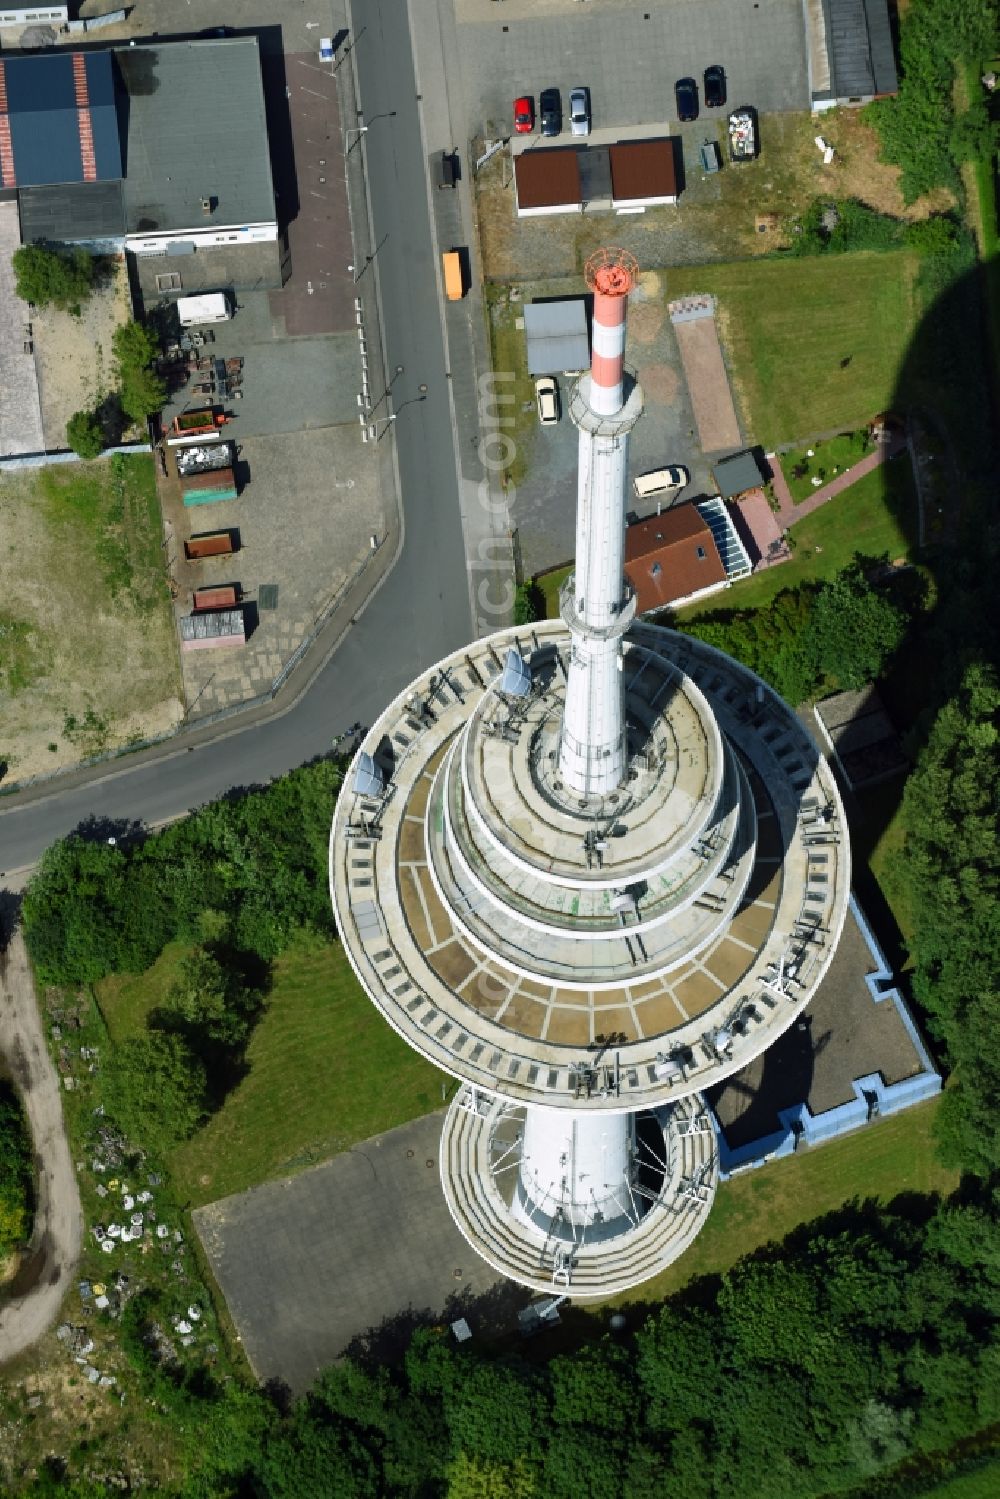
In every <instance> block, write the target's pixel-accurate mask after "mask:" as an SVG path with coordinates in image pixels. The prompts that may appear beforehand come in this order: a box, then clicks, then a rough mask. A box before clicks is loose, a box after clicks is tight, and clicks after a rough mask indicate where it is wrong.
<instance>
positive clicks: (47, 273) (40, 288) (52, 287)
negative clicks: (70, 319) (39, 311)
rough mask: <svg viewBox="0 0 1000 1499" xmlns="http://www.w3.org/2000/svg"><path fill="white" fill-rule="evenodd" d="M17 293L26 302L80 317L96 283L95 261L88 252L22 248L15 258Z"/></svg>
mask: <svg viewBox="0 0 1000 1499" xmlns="http://www.w3.org/2000/svg"><path fill="white" fill-rule="evenodd" d="M13 265H14V277H15V290H16V291H17V295H18V296H19V297H20V298H21V300H22V302H34V304H35V306H36V307H49V306H52V307H58V308H59V309H60V310H61V311H63V312H73V313H76V314H79V311H80V303H81V302H85V301H86V300H87V298H88V297H89V296H90V293H91V291H92V289H93V284H94V261H93V259H92V257H91V256H90V255H88V254H87V252H86V250H58V251H57V250H46V249H44V248H43V246H41V245H22V246H21V248H20V249H19V250H15V251H14V257H13Z"/></svg>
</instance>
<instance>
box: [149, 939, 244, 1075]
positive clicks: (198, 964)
mask: <svg viewBox="0 0 1000 1499" xmlns="http://www.w3.org/2000/svg"><path fill="white" fill-rule="evenodd" d="M260 1003H261V997H260V994H259V993H258V992H256V991H255V990H254V989H252V988H249V987H248V986H247V985H246V984H245V983H244V982H243V979H242V975H241V974H240V972H239V970H238V968H237V967H236V966H234V965H233V963H232V962H230V963H228V964H227V963H223V962H221V961H220V959H219V958H218V957H217V956H216V954H215V953H213V952H210V951H209V950H208V949H207V948H204V947H196V948H195V950H194V952H192V953H189V954H188V956H187V957H186V958H185V959H184V961H183V963H182V964H181V972H180V976H179V977H178V979H177V982H176V983H175V984H174V985H173V986H172V988H171V989H170V991H169V993H168V995H167V1003H166V1005H165V1006H164V1007H163V1008H162V1009H161V1010H158V1011H157V1012H156V1013H155V1015H154V1017H153V1020H154V1023H155V1024H156V1026H157V1028H158V1029H160V1030H169V1031H175V1032H176V1033H177V1034H178V1035H181V1036H183V1037H184V1038H185V1039H186V1040H187V1041H188V1042H189V1044H190V1045H191V1046H192V1048H193V1049H194V1050H195V1051H196V1052H198V1054H199V1055H200V1056H202V1057H206V1059H207V1057H208V1056H211V1055H213V1054H221V1055H223V1056H226V1055H230V1054H232V1053H234V1052H237V1051H239V1050H240V1049H241V1048H242V1046H243V1045H244V1043H245V1041H246V1039H247V1036H248V1035H249V1033H250V1028H251V1026H252V1024H253V1021H254V1018H255V1016H256V1015H257V1012H258V1011H259V1009H260Z"/></svg>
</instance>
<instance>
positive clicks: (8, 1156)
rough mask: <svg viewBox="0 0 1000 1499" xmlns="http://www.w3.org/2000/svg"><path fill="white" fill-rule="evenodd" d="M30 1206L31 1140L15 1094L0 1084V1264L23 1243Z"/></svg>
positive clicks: (5, 1083)
mask: <svg viewBox="0 0 1000 1499" xmlns="http://www.w3.org/2000/svg"><path fill="white" fill-rule="evenodd" d="M33 1206H34V1171H33V1169H32V1164H31V1136H30V1135H29V1133H28V1125H27V1121H26V1120H25V1117H24V1113H23V1111H22V1109H21V1104H20V1100H19V1099H18V1096H17V1094H16V1093H15V1092H14V1090H13V1088H12V1087H11V1085H10V1084H9V1083H7V1082H3V1081H0V1263H2V1261H3V1260H4V1259H5V1258H6V1256H7V1255H9V1254H10V1253H11V1251H12V1250H14V1249H17V1248H19V1247H20V1245H22V1244H24V1243H25V1242H26V1241H27V1239H28V1236H29V1234H30V1232H31V1213H32V1209H33Z"/></svg>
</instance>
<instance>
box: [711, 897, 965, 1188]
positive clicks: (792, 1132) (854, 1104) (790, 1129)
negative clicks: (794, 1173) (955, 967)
mask: <svg viewBox="0 0 1000 1499" xmlns="http://www.w3.org/2000/svg"><path fill="white" fill-rule="evenodd" d="M851 911H852V913H853V915H854V919H855V921H856V922H857V924H858V929H859V931H860V932H861V935H862V937H863V938H864V939H865V943H866V944H867V947H868V950H869V952H870V953H871V955H872V960H873V962H874V964H875V969H874V971H873V972H872V973H868V974H866V975H865V983H866V984H867V986H868V992H869V994H870V995H871V998H872V1003H873V1004H887V1003H888V1004H892V1005H894V1006H895V1008H896V1012H897V1014H898V1015H899V1018H900V1020H901V1021H902V1024H903V1028H904V1030H905V1031H906V1034H907V1035H908V1036H909V1038H910V1042H911V1044H912V1046H913V1049H914V1051H915V1052H916V1055H917V1059H918V1061H919V1063H920V1069H921V1070H920V1071H919V1072H918V1073H916V1074H915V1076H913V1077H907V1078H904V1079H903V1080H902V1082H898V1083H886V1082H885V1081H884V1080H883V1078H882V1076H881V1074H880V1073H878V1072H871V1073H867V1074H865V1075H864V1076H863V1077H857V1078H855V1079H854V1080H853V1082H852V1084H851V1087H852V1089H853V1092H854V1097H853V1098H852V1099H850V1100H849V1101H848V1102H847V1103H842V1104H839V1105H838V1106H837V1107H836V1108H835V1109H827V1111H826V1112H825V1113H823V1114H813V1113H811V1111H810V1109H809V1107H808V1105H807V1104H805V1103H800V1104H795V1105H794V1106H793V1107H792V1108H789V1109H781V1110H779V1112H778V1121H779V1124H780V1128H779V1129H777V1130H775V1131H774V1132H773V1133H772V1134H769V1135H763V1136H762V1137H761V1138H760V1139H759V1140H750V1141H748V1142H747V1143H746V1144H745V1145H740V1146H738V1147H737V1148H736V1149H730V1147H729V1145H728V1144H727V1143H726V1137H725V1134H724V1132H723V1130H722V1127H721V1125H720V1124H719V1121H718V1119H716V1121H715V1127H716V1132H717V1134H718V1137H719V1174H720V1176H721V1177H722V1179H723V1180H726V1179H728V1178H729V1177H730V1176H734V1175H736V1174H737V1173H738V1172H740V1171H750V1170H753V1169H754V1168H755V1167H757V1166H763V1165H765V1164H766V1163H767V1162H768V1161H772V1160H775V1159H776V1158H777V1157H779V1156H786V1155H791V1154H792V1152H793V1151H794V1150H795V1148H796V1145H797V1144H798V1143H799V1142H801V1143H803V1144H806V1145H822V1144H823V1143H824V1142H825V1141H826V1140H835V1139H837V1138H838V1136H840V1135H846V1134H847V1133H848V1132H849V1131H850V1130H854V1129H860V1127H861V1126H862V1125H863V1124H868V1123H869V1122H870V1121H871V1120H872V1119H874V1118H878V1117H880V1116H881V1115H883V1114H898V1113H899V1112H900V1110H901V1109H908V1108H910V1107H911V1106H912V1105H913V1104H915V1103H922V1102H923V1101H924V1099H926V1098H932V1097H933V1096H934V1095H935V1094H936V1093H940V1091H941V1075H940V1073H939V1072H937V1071H936V1070H935V1068H934V1064H933V1062H932V1061H931V1059H930V1055H929V1053H928V1051H927V1048H926V1046H925V1045H924V1042H923V1038H922V1037H921V1035H920V1032H919V1031H918V1030H917V1027H916V1025H915V1024H914V1022H913V1017H912V1016H911V1014H910V1012H909V1010H908V1009H907V1006H906V1001H905V1000H904V999H903V996H902V995H901V994H900V992H899V990H898V989H897V988H896V986H895V984H894V983H893V974H892V970H891V969H890V968H889V966H888V964H887V963H886V960H885V955H884V953H883V952H882V949H881V947H880V946H879V944H878V941H877V939H876V937H875V935H874V933H873V932H872V930H871V927H870V926H869V925H868V922H867V921H866V919H865V916H864V913H863V911H862V910H861V907H860V906H859V905H858V903H857V901H856V899H855V898H854V896H853V895H852V896H851Z"/></svg>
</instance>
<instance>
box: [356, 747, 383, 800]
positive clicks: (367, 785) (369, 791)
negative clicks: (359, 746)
mask: <svg viewBox="0 0 1000 1499" xmlns="http://www.w3.org/2000/svg"><path fill="white" fill-rule="evenodd" d="M384 790H385V777H384V776H383V774H382V771H381V770H380V768H379V767H378V766H377V765H376V764H375V761H374V760H373V759H372V757H371V755H369V754H367V753H366V751H365V750H362V751H361V753H360V755H359V756H358V763H357V765H356V767H355V770H354V792H355V795H356V796H381V795H382V792H383V791H384Z"/></svg>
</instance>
